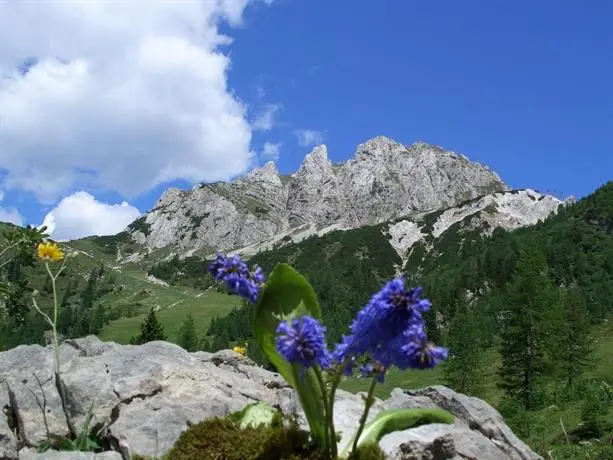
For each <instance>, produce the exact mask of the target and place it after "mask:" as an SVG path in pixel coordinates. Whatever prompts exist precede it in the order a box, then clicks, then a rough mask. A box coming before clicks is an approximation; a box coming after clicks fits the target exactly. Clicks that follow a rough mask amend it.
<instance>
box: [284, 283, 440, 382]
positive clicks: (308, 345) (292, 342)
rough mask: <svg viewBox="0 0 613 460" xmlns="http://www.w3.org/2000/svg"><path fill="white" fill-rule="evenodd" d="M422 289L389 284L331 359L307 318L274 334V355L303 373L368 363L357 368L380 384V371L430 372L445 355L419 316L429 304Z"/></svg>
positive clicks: (349, 371)
mask: <svg viewBox="0 0 613 460" xmlns="http://www.w3.org/2000/svg"><path fill="white" fill-rule="evenodd" d="M420 295H421V288H416V289H409V290H405V288H404V281H403V280H402V278H396V279H393V280H391V281H389V282H388V283H387V284H386V285H385V286H384V287H383V289H381V290H380V291H379V292H378V293H377V294H375V295H374V296H373V297H372V299H371V300H370V302H369V303H368V304H367V305H366V306H365V307H364V308H363V309H362V310H361V311H360V312H359V313H358V315H357V317H356V319H355V320H354V321H353V323H352V325H351V334H350V335H348V336H344V337H343V341H342V342H341V343H339V344H338V345H337V346H336V349H335V350H334V353H332V354H329V353H328V352H327V350H326V345H325V335H324V333H325V328H324V327H323V326H322V325H321V324H320V323H319V322H318V321H317V320H315V319H314V318H311V317H310V316H304V317H302V322H301V321H299V320H297V319H295V320H294V321H293V323H292V325H291V326H290V325H289V324H288V323H287V322H285V321H283V322H281V323H280V324H279V328H278V329H277V334H278V335H277V350H278V351H279V353H280V354H281V355H282V356H283V357H284V358H285V359H286V360H287V361H289V362H297V363H300V364H301V365H302V366H304V367H305V368H308V367H310V366H312V365H314V364H319V366H320V367H322V368H323V369H330V368H331V367H332V365H333V364H334V365H338V366H340V367H341V368H342V369H343V370H344V372H345V374H347V375H350V374H352V373H353V367H354V364H355V362H356V360H357V358H359V357H361V356H367V357H368V358H369V363H368V364H366V365H365V366H361V367H360V369H359V370H360V373H361V374H362V375H365V376H375V377H376V378H377V380H378V381H380V382H383V379H384V374H385V370H386V369H389V368H390V367H391V366H396V367H398V368H399V369H401V370H405V369H409V368H410V369H425V368H431V367H434V366H435V365H436V364H437V363H438V362H439V361H441V360H445V359H447V349H445V348H442V347H437V346H435V345H433V344H431V343H429V342H428V341H427V336H426V331H425V324H424V319H423V316H422V314H423V313H424V312H426V311H428V309H429V308H430V302H429V301H428V300H426V299H421V298H420Z"/></svg>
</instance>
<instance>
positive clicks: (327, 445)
mask: <svg viewBox="0 0 613 460" xmlns="http://www.w3.org/2000/svg"><path fill="white" fill-rule="evenodd" d="M313 370H314V371H315V376H316V377H317V381H318V382H319V386H320V387H321V396H322V400H323V403H324V416H325V418H326V420H329V419H328V417H329V414H330V410H329V407H328V398H326V384H325V382H324V379H323V376H322V375H321V370H320V369H319V366H314V367H313ZM324 428H325V430H324V439H323V450H324V452H326V453H329V452H330V429H329V427H324ZM332 458H336V457H332Z"/></svg>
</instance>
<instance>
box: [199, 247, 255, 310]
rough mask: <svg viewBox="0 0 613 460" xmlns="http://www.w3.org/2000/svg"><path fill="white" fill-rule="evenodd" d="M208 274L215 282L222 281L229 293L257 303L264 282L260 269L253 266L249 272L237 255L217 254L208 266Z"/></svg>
mask: <svg viewBox="0 0 613 460" xmlns="http://www.w3.org/2000/svg"><path fill="white" fill-rule="evenodd" d="M209 272H210V273H211V275H213V278H214V279H215V280H216V281H224V282H225V283H226V286H227V287H228V290H229V291H230V292H232V293H234V294H236V295H238V296H240V297H242V298H244V299H247V300H248V301H250V302H252V303H255V302H256V301H257V299H258V296H259V295H260V290H261V288H262V284H264V281H265V280H266V277H265V276H264V272H263V271H262V269H261V268H260V267H258V266H255V267H254V270H253V271H249V267H248V266H247V264H246V263H245V262H243V260H242V259H241V258H240V256H239V255H237V254H235V255H234V256H231V257H226V256H224V255H223V254H221V253H220V252H218V253H217V257H216V258H215V260H214V261H213V262H211V264H210V266H209Z"/></svg>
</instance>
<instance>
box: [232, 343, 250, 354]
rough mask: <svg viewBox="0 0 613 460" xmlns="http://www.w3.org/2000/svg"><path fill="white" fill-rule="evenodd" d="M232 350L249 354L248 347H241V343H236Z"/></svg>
mask: <svg viewBox="0 0 613 460" xmlns="http://www.w3.org/2000/svg"><path fill="white" fill-rule="evenodd" d="M232 351H235V352H236V353H240V354H241V355H243V356H245V354H247V349H246V348H245V347H241V346H240V345H236V346H235V347H234V348H232Z"/></svg>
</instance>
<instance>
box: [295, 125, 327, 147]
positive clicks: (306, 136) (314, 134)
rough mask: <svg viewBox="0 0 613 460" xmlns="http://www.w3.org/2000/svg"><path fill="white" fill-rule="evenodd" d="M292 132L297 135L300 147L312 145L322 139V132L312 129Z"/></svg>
mask: <svg viewBox="0 0 613 460" xmlns="http://www.w3.org/2000/svg"><path fill="white" fill-rule="evenodd" d="M294 134H296V136H297V137H298V143H299V144H300V145H301V146H302V147H310V146H312V145H317V144H321V143H323V141H324V133H322V132H321V131H315V130H313V129H299V130H298V131H295V132H294Z"/></svg>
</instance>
